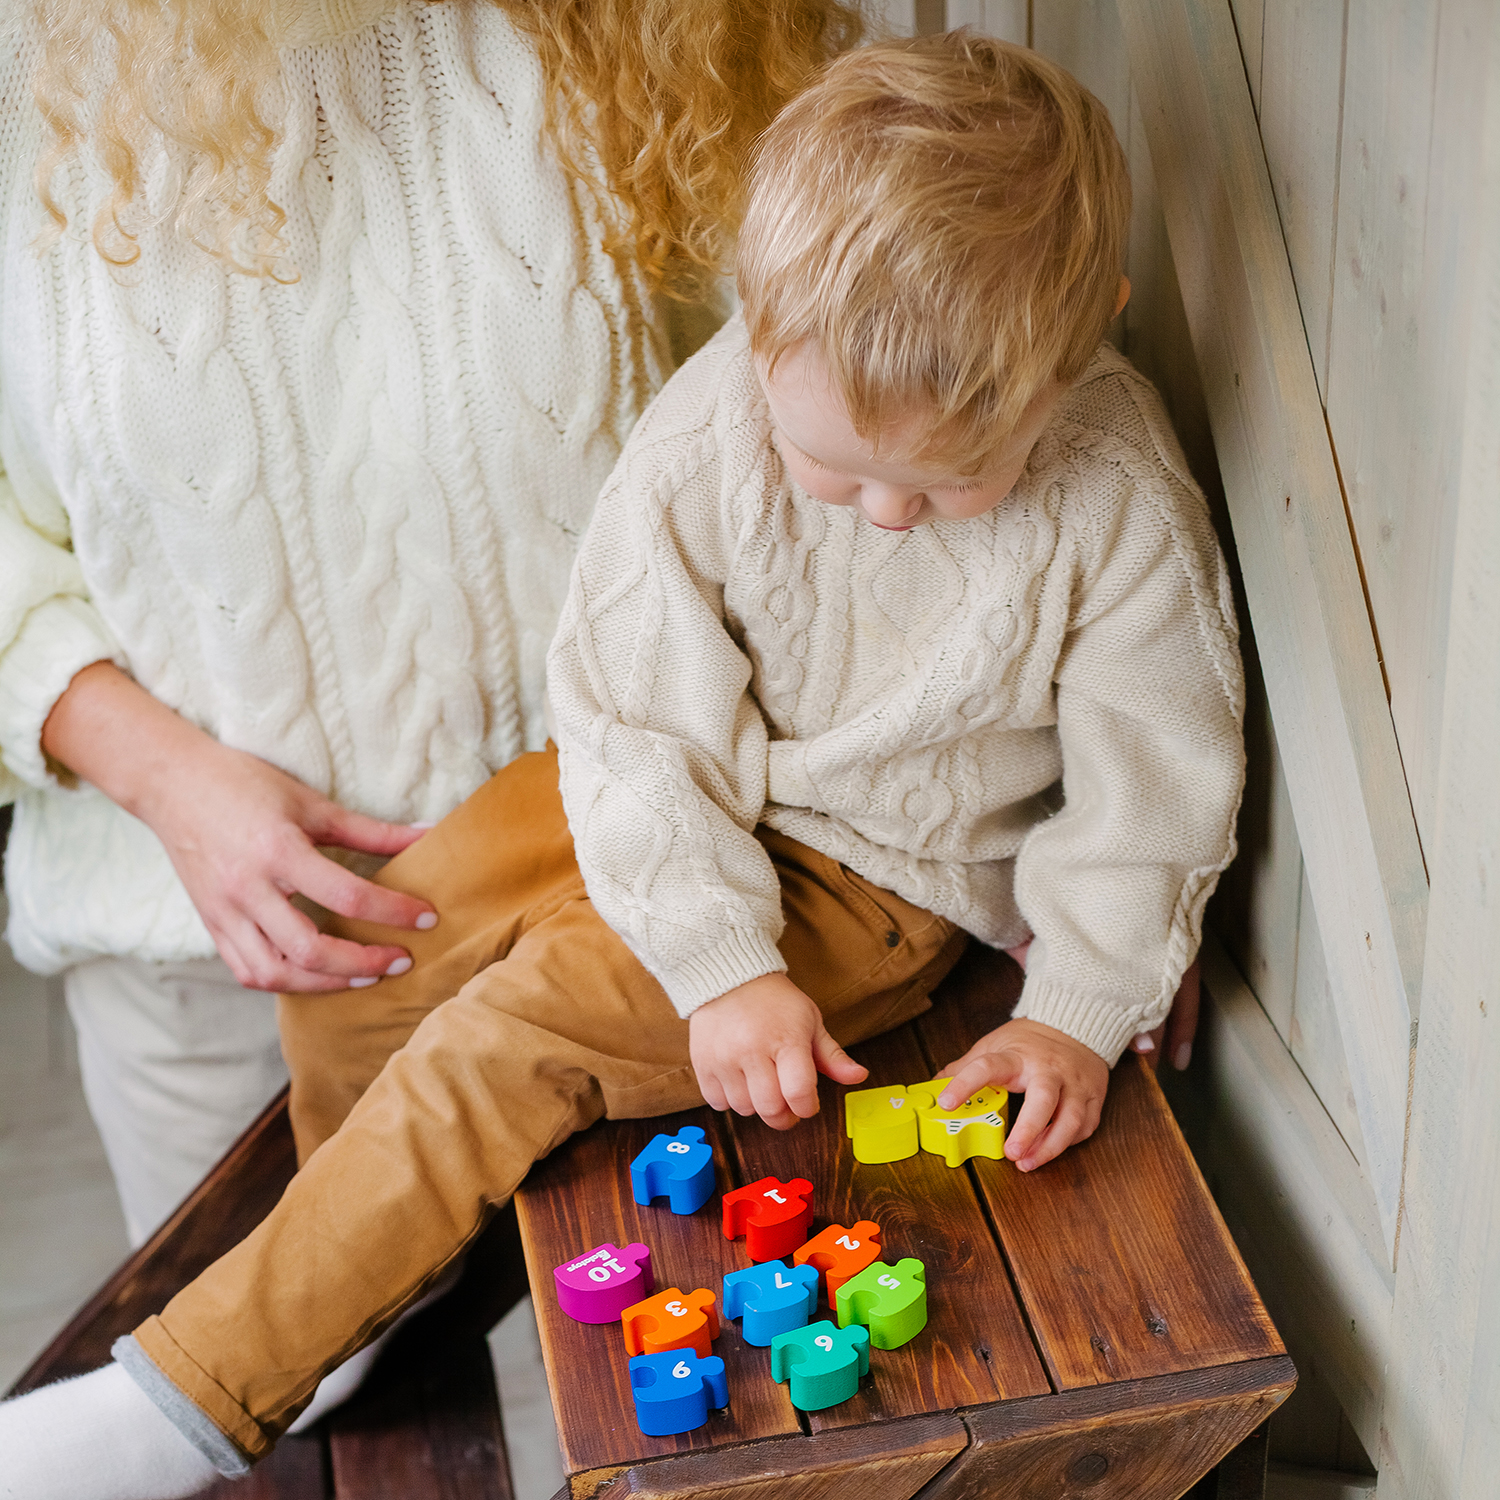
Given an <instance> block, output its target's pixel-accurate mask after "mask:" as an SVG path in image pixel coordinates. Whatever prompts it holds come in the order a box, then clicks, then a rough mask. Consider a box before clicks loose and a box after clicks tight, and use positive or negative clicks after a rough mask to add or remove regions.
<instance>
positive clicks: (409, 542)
mask: <svg viewBox="0 0 1500 1500" xmlns="http://www.w3.org/2000/svg"><path fill="white" fill-rule="evenodd" d="M858 24H859V23H858V17H857V15H856V14H855V12H854V11H853V10H852V9H850V8H848V7H846V6H843V5H840V4H838V3H837V0H777V3H764V4H758V3H751V0H548V3H546V4H543V3H541V0H494V3H488V0H442V3H438V4H430V5H429V4H420V3H411V0H165V3H163V0H31V4H30V9H29V12H28V13H27V14H24V15H22V16H20V17H18V18H17V20H16V22H15V37H14V38H13V41H14V45H12V46H9V47H7V48H6V49H5V53H4V56H3V58H0V80H3V82H0V91H3V97H4V98H5V100H6V101H7V108H6V111H5V115H4V119H5V122H6V130H5V133H4V135H3V136H0V231H3V240H0V256H3V263H0V458H3V461H4V465H5V469H6V471H7V474H8V476H9V477H8V482H6V481H0V761H3V767H0V799H6V800H14V801H15V802H16V812H15V824H14V828H13V831H12V835H11V841H10V849H9V852H8V856H7V871H6V879H7V891H8V895H9V898H10V903H11V919H10V928H9V932H8V936H9V939H10V941H11V943H12V945H13V947H14V949H15V951H16V953H17V955H18V957H19V958H20V959H21V961H22V962H23V963H25V964H26V965H27V966H28V967H30V968H32V969H34V970H36V971H38V972H41V973H54V972H59V971H61V972H63V973H64V976H65V977H64V984H65V987H66V991H67V997H68V1004H69V1009H70V1011H71V1013H72V1015H73V1018H74V1021H75V1023H76V1025H77V1028H78V1032H79V1038H80V1051H81V1058H82V1063H83V1069H84V1083H85V1089H86V1092H87V1094H88V1098H89V1102H90V1106H91V1108H92V1110H93V1112H94V1115H95V1118H96V1120H97V1121H98V1123H99V1125H100V1129H101V1133H102V1135H103V1137H104V1141H105V1146H106V1150H107V1151H108V1153H109V1157H110V1161H111V1165H112V1167H113V1168H114V1171H115V1175H116V1180H117V1182H118V1184H119V1186H120V1190H121V1196H122V1200H123V1203H124V1207H125V1213H126V1220H127V1227H128V1230H129V1233H130V1236H131V1239H132V1241H133V1242H136V1243H138V1242H140V1241H141V1240H142V1239H144V1238H145V1236H146V1235H147V1234H148V1233H149V1232H150V1231H151V1230H152V1229H153V1228H154V1226H155V1225H156V1224H157V1223H159V1222H160V1221H161V1220H162V1219H163V1218H164V1217H165V1216H166V1215H167V1214H168V1213H170V1211H171V1210H172V1208H173V1207H174V1206H175V1204H176V1203H177V1202H178V1201H180V1199H181V1198H182V1197H183V1195H184V1194H185V1193H186V1192H187V1191H188V1190H189V1189H190V1188H191V1187H192V1186H193V1184H194V1183H195V1182H196V1181H197V1180H198V1179H199V1178H200V1177H201V1176H202V1174H203V1172H204V1171H205V1170H206V1169H207V1167H208V1166H209V1165H211V1164H212V1162H213V1161H214V1160H215V1159H217V1157H218V1156H219V1155H220V1154H221V1152H222V1151H223V1150H224V1148H225V1147H226V1146H227V1144H228V1143H229V1142H230V1141H231V1140H232V1139H233V1138H234V1136H235V1135H236V1134H237V1133H238V1131H239V1130H240V1129H242V1128H243V1126H244V1125H245V1123H246V1122H247V1121H248V1120H249V1119H250V1118H251V1117H252V1116H253V1115H254V1113H255V1112H256V1111H257V1110H258V1109H259V1108H260V1107H261V1106H262V1105H263V1104H264V1103H265V1101H266V1100H267V1099H268V1098H269V1097H270V1095H271V1094H272V1093H274V1092H275V1090H276V1089H277V1088H278V1087H279V1086H280V1083H281V1082H282V1079H283V1077H284V1073H283V1070H282V1064H281V1059H280V1054H279V1050H278V1047H277V1041H276V1032H275V1020H274V1013H273V1002H272V1000H271V998H270V996H269V995H268V994H267V993H265V992H267V991H276V990H285V991H300V992H317V991H333V990H342V989H345V988H347V987H349V986H351V985H361V984H372V983H374V982H376V980H377V979H378V978H379V977H380V976H381V975H382V974H387V973H399V972H402V971H403V970H404V968H405V967H407V966H409V964H410V959H409V957H408V955H407V954H406V952H405V950H404V949H402V948H399V947H392V946H377V945H360V944H356V943H353V942H349V941H345V940H340V939H336V938H333V937H328V936H323V935H320V933H319V931H318V927H317V925H316V922H315V920H314V918H315V915H316V911H315V908H316V907H317V906H319V905H321V906H322V907H324V908H326V909H328V910H331V911H334V912H338V913H342V914H343V915H345V916H349V917H358V918H368V919H373V920H377V921H380V922H382V923H385V924H388V925H390V926H395V927H400V928H406V929H413V930H414V929H423V928H428V927H431V926H433V925H434V924H435V923H436V922H437V921H439V920H440V918H441V913H440V912H434V911H433V909H432V908H431V906H430V905H429V904H427V903H426V902H424V901H422V900H420V899H417V898H414V897H410V896H404V895H398V894H396V893H393V892H390V891H386V890H382V889H380V888H378V887H376V886H374V885H372V884H370V883H369V882H368V881H367V880H366V879H364V878H363V875H366V874H368V873H370V872H371V868H372V867H373V865H374V864H375V863H376V862H378V861H379V860H380V859H381V858H383V857H386V856H389V855H391V854H394V853H396V852H397V851H399V850H400V849H402V848H404V847H406V846H407V845H408V844H409V843H411V842H412V841H413V840H414V839H416V838H418V837H419V836H420V833H421V828H422V823H423V822H426V821H431V820H434V819H436V818H437V817H439V816H441V815H442V814H443V813H444V812H446V811H447V810H448V809H450V808H451V807H453V806H454V805H456V804H457V803H458V802H459V801H461V800H462V799H463V798H464V797H465V796H467V795H468V794H469V793H470V792H471V791H473V790H474V789H475V788H476V787H477V786H479V785H480V784H481V783H482V782H483V781H484V780H485V779H486V778H487V777H488V775H489V774H490V773H491V772H492V771H494V770H495V769H496V768H497V767H499V766H500V765H503V764H504V763H506V762H507V761H509V760H510V759H512V758H513V757H514V756H515V755H516V754H518V753H519V752H520V751H522V750H523V749H526V748H535V747H537V746H538V745H539V744H540V743H541V742H542V740H543V738H544V736H545V729H544V723H543V683H542V673H543V655H544V652H545V649H546V645H547V642H548V640H549V639H550V636H551V633H552V628H553V625H554V623H555V616H556V614H557V611H558V609H559V607H560V605H561V601H562V596H563V590H564V587H565V584H566V580H567V575H568V567H569V563H570V561H571V558H572V553H573V549H574V545H575V543H576V540H577V538H578V537H579V535H580V534H581V532H582V530H583V528H584V525H585V523H586V522H587V519H588V516H589V512H590V509H591V507H592V503H593V499H594V495H595V493H596V491H597V489H598V487H599V485H600V483H601V482H602V481H603V479H604V477H605V475H606V473H607V472H608V470H609V468H610V465H611V464H612V462H613V460H614V457H615V455H616V453H617V452H618V450H619V446H620V444H621V441H622V440H623V438H624V436H625V434H626V433H627V432H628V430H629V428H630V426H631V424H632V423H633V422H634V420H635V418H636V416H637V414H638V413H639V411H640V410H641V408H642V406H643V404H644V403H645V401H646V400H647V399H649V397H650V396H651V394H652V393H653V392H654V391H655V389H656V388H657V386H658V385H659V384H660V382H661V380H662V379H663V378H664V376H665V374H666V373H668V371H669V370H670V368H671V366H672V363H673V361H674V359H675V358H678V357H680V356H681V354H682V353H683V352H684V350H685V349H687V348H690V347H691V346H692V344H693V342H694V328H693V325H694V323H695V322H696V323H697V324H698V325H699V327H700V329H701V330H702V331H706V329H707V328H708V327H711V326H712V321H711V316H710V317H709V318H707V319H705V316H704V314H703V308H702V304H703V303H704V301H705V300H711V299H707V298H706V294H707V291H708V289H710V288H711V287H712V286H713V284H714V282H713V273H714V272H715V270H716V269H717V268H718V267H719V266H720V264H721V262H722V260H723V257H724V254H725V251H726V248H727V241H728V239H729V237H730V235H731V234H732V230H733V226H734V223H735V218H736V214H737V211H738V206H739V190H738V167H739V164H740V161H741V158H742V155H743V153H744V151H745V149H746V147H747V146H748V144H749V142H750V141H751V140H752V139H753V138H754V136H755V135H756V134H757V132H758V131H759V129H760V128H761V127H762V126H763V125H764V124H765V123H766V122H767V121H768V120H769V118H770V116H771V115H772V114H773V113H774V112H775V110H776V109H777V107H778V106H779V105H780V103H781V102H782V101H783V100H784V99H785V98H787V97H788V96H789V95H790V94H791V93H792V92H793V91H794V90H795V89H796V88H797V87H798V86H799V85H800V84H801V83H802V81H803V80H804V79H805V78H806V76H807V75H808V74H809V73H810V72H811V70H812V69H813V68H814V67H816V66H817V64H818V63H819V62H821V61H822V60H823V59H824V58H825V57H826V56H828V55H829V54H830V53H831V52H833V51H836V50H838V49H840V48H842V47H844V46H847V45H849V44H851V43H852V41H853V40H854V38H855V36H856V34H857V31H858ZM32 100H34V101H35V102H34V104H33V103H32ZM674 309H675V312H674V311H673V310H674ZM319 846H323V847H327V846H336V848H337V849H338V851H340V852H339V853H338V855H337V859H335V858H330V857H329V856H328V855H327V854H326V853H324V852H320V847H319ZM304 908H306V909H304ZM310 910H311V911H312V914H311V915H310V914H309V911H310Z"/></svg>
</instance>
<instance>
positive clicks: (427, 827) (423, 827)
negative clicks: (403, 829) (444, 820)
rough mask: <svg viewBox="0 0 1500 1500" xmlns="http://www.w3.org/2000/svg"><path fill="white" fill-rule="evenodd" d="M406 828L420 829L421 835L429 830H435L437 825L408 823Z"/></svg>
mask: <svg viewBox="0 0 1500 1500" xmlns="http://www.w3.org/2000/svg"><path fill="white" fill-rule="evenodd" d="M406 826H407V827H408V828H420V829H421V830H422V832H423V833H426V832H427V830H428V829H429V828H436V827H437V824H436V823H408V824H407V825H406Z"/></svg>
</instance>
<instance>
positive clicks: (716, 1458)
mask: <svg viewBox="0 0 1500 1500" xmlns="http://www.w3.org/2000/svg"><path fill="white" fill-rule="evenodd" d="M968 1441H969V1434H968V1431H967V1430H966V1429H965V1427H964V1424H963V1423H962V1422H961V1421H960V1420H959V1419H958V1418H957V1417H956V1416H954V1415H952V1414H951V1413H944V1414H941V1415H936V1416H925V1417H913V1418H908V1419H907V1420H906V1421H902V1422H883V1423H880V1424H879V1425H877V1426H872V1427H858V1428H842V1429H840V1430H838V1431H834V1432H821V1433H816V1434H813V1435H812V1436H809V1437H803V1436H801V1435H800V1434H799V1435H798V1436H796V1437H785V1438H771V1439H768V1440H767V1441H765V1442H761V1443H752V1444H749V1445H748V1446H746V1447H743V1448H730V1449H727V1450H720V1451H716V1452H713V1453H692V1454H685V1455H683V1456H682V1457H680V1458H673V1459H659V1460H657V1461H656V1462H654V1463H643V1464H636V1465H632V1466H631V1467H629V1468H624V1469H618V1468H617V1469H607V1470H603V1471H599V1472H597V1473H593V1474H582V1475H577V1476H575V1477H574V1479H573V1481H572V1483H571V1486H570V1488H569V1490H568V1491H567V1494H569V1495H570V1496H571V1500H592V1497H593V1496H595V1495H597V1494H598V1493H599V1492H600V1491H601V1490H602V1489H603V1488H604V1487H605V1486H606V1485H607V1486H608V1496H609V1500H623V1497H624V1496H631V1497H633V1500H708V1497H711V1496H723V1497H725V1500H846V1497H847V1496H848V1495H849V1494H850V1493H851V1491H855V1492H857V1493H858V1495H859V1500H910V1496H912V1495H914V1494H915V1493H916V1492H917V1490H919V1489H920V1488H921V1487H922V1485H923V1484H924V1483H925V1482H926V1481H927V1480H928V1479H930V1478H931V1477H932V1475H934V1474H936V1473H938V1472H939V1471H940V1470H942V1469H944V1468H945V1467H946V1466H947V1465H948V1464H949V1463H951V1462H952V1461H953V1459H954V1458H955V1457H957V1455H958V1454H960V1453H962V1452H963V1450H964V1448H965V1447H966V1446H967V1445H968ZM555 1500H563V1496H562V1495H559V1496H557V1497H555Z"/></svg>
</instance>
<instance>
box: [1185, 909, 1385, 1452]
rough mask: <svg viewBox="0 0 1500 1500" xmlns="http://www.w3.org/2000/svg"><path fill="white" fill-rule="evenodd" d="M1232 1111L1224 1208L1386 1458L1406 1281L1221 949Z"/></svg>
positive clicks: (1206, 967) (1262, 1279)
mask: <svg viewBox="0 0 1500 1500" xmlns="http://www.w3.org/2000/svg"><path fill="white" fill-rule="evenodd" d="M1202 961H1203V982H1204V992H1205V995H1206V996H1207V997H1208V998H1207V1007H1206V1010H1207V1021H1206V1023H1205V1027H1206V1030H1207V1032H1208V1034H1207V1035H1206V1037H1205V1038H1204V1046H1203V1050H1204V1053H1205V1056H1206V1057H1207V1058H1208V1060H1209V1066H1210V1070H1211V1077H1212V1091H1213V1095H1214V1098H1215V1101H1216V1104H1217V1107H1218V1114H1217V1118H1216V1120H1215V1123H1214V1126H1213V1129H1212V1133H1211V1139H1210V1146H1209V1152H1210V1157H1209V1168H1210V1172H1211V1176H1212V1179H1213V1181H1214V1184H1215V1187H1216V1196H1217V1198H1218V1202H1219V1205H1220V1207H1221V1208H1222V1209H1223V1211H1224V1215H1225V1218H1226V1219H1227V1220H1228V1222H1229V1225H1230V1228H1231V1230H1232V1231H1233V1232H1234V1235H1235V1239H1236V1241H1237V1242H1238V1244H1239V1247H1240V1250H1241V1251H1242V1252H1243V1254H1244V1256H1245V1259H1246V1261H1247V1262H1248V1263H1249V1266H1250V1270H1251V1272H1252V1274H1253V1275H1254V1276H1255V1278H1256V1281H1257V1283H1258V1285H1259V1287H1260V1289H1261V1293H1262V1295H1263V1296H1264V1297H1265V1299H1266V1302H1267V1305H1268V1306H1269V1308H1270V1310H1271V1314H1272V1316H1273V1317H1275V1318H1276V1319H1277V1320H1278V1321H1279V1322H1280V1323H1281V1324H1282V1325H1283V1326H1285V1327H1287V1328H1290V1329H1295V1330H1296V1331H1297V1333H1298V1335H1299V1337H1300V1338H1301V1339H1303V1340H1305V1341H1306V1342H1307V1343H1308V1344H1310V1345H1312V1347H1314V1348H1316V1350H1317V1351H1318V1366H1319V1370H1320V1371H1321V1373H1322V1374H1323V1376H1324V1377H1325V1378H1326V1379H1327V1381H1328V1383H1329V1384H1330V1385H1331V1386H1332V1387H1333V1389H1334V1392H1335V1394H1336V1395H1337V1396H1338V1398H1339V1400H1340V1402H1341V1403H1342V1404H1343V1408H1344V1411H1345V1412H1346V1413H1347V1414H1348V1417H1349V1420H1350V1422H1351V1423H1352V1424H1353V1426H1354V1430H1355V1432H1356V1433H1357V1434H1358V1437H1359V1440H1360V1441H1361V1442H1362V1443H1363V1444H1364V1445H1365V1447H1366V1449H1367V1450H1368V1451H1370V1452H1372V1453H1373V1452H1376V1451H1378V1448H1379V1427H1380V1396H1381V1391H1382V1389H1383V1387H1384V1384H1385V1370H1386V1367H1387V1365H1390V1364H1393V1363H1395V1362H1398V1354H1397V1350H1396V1348H1395V1347H1394V1345H1393V1343H1392V1339H1391V1298H1392V1296H1393V1294H1394V1289H1395V1279H1394V1277H1393V1275H1392V1273H1391V1270H1390V1267H1389V1265H1388V1263H1387V1262H1386V1260H1385V1246H1384V1241H1383V1238H1382V1235H1381V1227H1380V1220H1379V1217H1378V1215H1377V1213H1376V1210H1375V1203H1374V1196H1373V1194H1372V1192H1371V1190H1370V1187H1369V1183H1368V1181H1367V1180H1366V1178H1365V1176H1364V1174H1363V1173H1362V1172H1361V1171H1360V1168H1359V1164H1358V1163H1357V1162H1356V1161H1355V1160H1354V1157H1353V1156H1352V1155H1351V1154H1350V1152H1349V1148H1348V1146H1347V1145H1346V1144H1345V1142H1344V1140H1343V1138H1342V1137H1341V1136H1340V1135H1339V1133H1338V1130H1337V1129H1336V1128H1335V1126H1334V1124H1333V1121H1332V1120H1331V1119H1330V1118H1329V1116H1328V1113H1327V1111H1326V1110H1325V1109H1324V1108H1323V1105H1322V1103H1321V1102H1320V1101H1319V1099H1318V1096H1317V1095H1316V1094H1315V1093H1314V1092H1313V1091H1312V1088H1311V1086H1310V1085H1309V1084H1308V1082H1307V1080H1306V1078H1304V1077H1303V1075H1302V1073H1301V1071H1300V1070H1299V1069H1298V1067H1297V1065H1296V1063H1295V1062H1294V1061H1293V1060H1292V1057H1291V1054H1290V1053H1289V1052H1288V1051H1287V1050H1286V1047H1285V1046H1284V1045H1283V1044H1282V1041H1281V1038H1280V1037H1278V1036H1277V1034H1276V1032H1275V1030H1274V1028H1273V1027H1272V1026H1271V1023H1270V1021H1269V1020H1267V1019H1266V1015H1265V1012H1264V1011H1262V1010H1261V1008H1260V1006H1259V1005H1257V1004H1256V1001H1255V996H1254V995H1253V994H1252V993H1251V992H1250V990H1249V989H1248V987H1247V986H1246V985H1245V982H1244V980H1243V979H1242V978H1241V977H1240V976H1239V974H1238V972H1237V971H1236V970H1235V968H1234V965H1233V964H1232V963H1231V962H1230V961H1229V959H1228V957H1227V955H1226V954H1225V953H1224V950H1223V949H1222V948H1221V947H1220V946H1219V944H1218V942H1217V941H1216V940H1215V939H1214V938H1213V937H1212V936H1209V937H1208V938H1206V939H1205V941H1204V944H1203V952H1202Z"/></svg>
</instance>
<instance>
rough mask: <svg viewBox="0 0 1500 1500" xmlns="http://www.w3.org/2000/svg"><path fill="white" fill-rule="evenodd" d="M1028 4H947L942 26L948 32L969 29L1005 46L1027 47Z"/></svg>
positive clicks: (981, 0) (970, 0) (1001, 0)
mask: <svg viewBox="0 0 1500 1500" xmlns="http://www.w3.org/2000/svg"><path fill="white" fill-rule="evenodd" d="M1030 13H1031V6H1030V4H1029V3H1028V0H948V10H947V16H946V18H945V19H946V22H947V24H948V26H949V27H950V28H952V27H958V26H972V27H974V28H975V30H977V31H986V32H988V33H989V34H990V35H991V36H998V37H1001V38H1003V39H1004V40H1005V41H1007V42H1016V43H1019V45H1021V46H1022V47H1029V46H1030V45H1031V34H1030V28H1029V16H1030Z"/></svg>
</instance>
